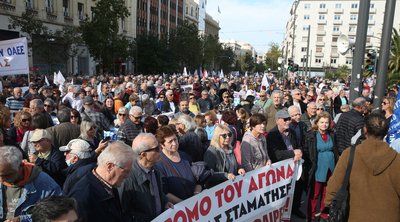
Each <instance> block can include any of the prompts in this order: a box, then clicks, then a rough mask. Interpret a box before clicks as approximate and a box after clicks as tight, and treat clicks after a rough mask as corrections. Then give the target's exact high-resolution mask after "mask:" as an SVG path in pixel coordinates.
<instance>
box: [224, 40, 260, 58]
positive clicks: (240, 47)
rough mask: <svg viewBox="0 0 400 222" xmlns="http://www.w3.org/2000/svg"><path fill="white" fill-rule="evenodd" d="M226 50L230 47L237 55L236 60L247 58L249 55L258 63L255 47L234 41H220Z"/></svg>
mask: <svg viewBox="0 0 400 222" xmlns="http://www.w3.org/2000/svg"><path fill="white" fill-rule="evenodd" d="M220 42H221V43H222V45H223V46H224V47H225V48H228V47H230V48H231V49H232V50H233V52H234V53H235V55H236V59H238V58H240V57H242V56H245V55H246V53H249V54H250V55H251V57H252V58H253V59H254V61H255V62H256V61H257V57H258V56H257V52H256V50H255V49H254V47H253V46H252V45H251V44H250V43H247V42H241V41H237V40H234V39H231V40H221V41H220Z"/></svg>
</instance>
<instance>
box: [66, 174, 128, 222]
mask: <svg viewBox="0 0 400 222" xmlns="http://www.w3.org/2000/svg"><path fill="white" fill-rule="evenodd" d="M68 196H69V197H72V198H74V199H75V200H76V202H77V203H78V212H79V217H80V220H79V221H82V222H91V221H100V222H103V221H104V222H123V221H124V220H123V219H122V210H121V204H120V200H119V195H118V191H117V189H115V188H113V189H109V188H105V185H104V184H103V182H101V181H100V180H99V179H98V178H97V177H96V176H95V175H94V174H93V173H92V172H89V173H88V174H87V175H85V176H84V177H82V178H81V179H80V180H79V181H78V182H77V183H76V184H75V186H74V187H73V188H72V190H71V192H70V194H69V195H68Z"/></svg>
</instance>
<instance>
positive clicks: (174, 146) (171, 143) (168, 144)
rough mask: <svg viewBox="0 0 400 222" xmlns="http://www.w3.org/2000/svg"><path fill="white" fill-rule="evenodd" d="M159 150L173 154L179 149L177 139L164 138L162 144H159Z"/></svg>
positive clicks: (173, 136)
mask: <svg viewBox="0 0 400 222" xmlns="http://www.w3.org/2000/svg"><path fill="white" fill-rule="evenodd" d="M161 148H162V149H163V150H164V149H165V150H166V151H168V152H171V153H175V152H176V151H178V148H179V143H178V138H176V136H175V135H172V136H169V137H166V138H165V141H164V143H163V144H161Z"/></svg>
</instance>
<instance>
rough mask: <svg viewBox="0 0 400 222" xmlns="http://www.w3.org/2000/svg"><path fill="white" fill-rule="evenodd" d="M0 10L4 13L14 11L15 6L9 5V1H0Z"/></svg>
mask: <svg viewBox="0 0 400 222" xmlns="http://www.w3.org/2000/svg"><path fill="white" fill-rule="evenodd" d="M0 9H3V10H6V11H15V4H12V3H11V0H1V1H0Z"/></svg>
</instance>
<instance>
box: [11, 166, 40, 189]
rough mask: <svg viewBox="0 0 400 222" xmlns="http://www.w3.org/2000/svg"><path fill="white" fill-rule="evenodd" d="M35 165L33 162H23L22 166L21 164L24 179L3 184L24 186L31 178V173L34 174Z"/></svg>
mask: <svg viewBox="0 0 400 222" xmlns="http://www.w3.org/2000/svg"><path fill="white" fill-rule="evenodd" d="M34 166H35V165H34V164H32V163H29V162H25V161H23V162H22V166H21V167H22V173H23V177H22V179H21V180H20V181H17V182H16V183H15V184H11V183H8V182H3V184H4V185H5V186H7V187H14V186H17V187H23V186H24V185H25V184H27V183H28V181H29V180H30V178H31V174H32V170H33V167H34Z"/></svg>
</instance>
